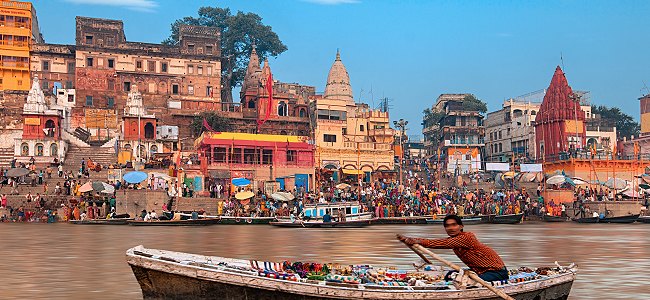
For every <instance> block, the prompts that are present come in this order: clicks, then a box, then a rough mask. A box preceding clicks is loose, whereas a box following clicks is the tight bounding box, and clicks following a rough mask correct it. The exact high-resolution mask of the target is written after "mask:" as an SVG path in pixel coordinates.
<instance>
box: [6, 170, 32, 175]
mask: <svg viewBox="0 0 650 300" xmlns="http://www.w3.org/2000/svg"><path fill="white" fill-rule="evenodd" d="M27 174H29V170H27V169H25V168H13V169H9V170H7V177H20V176H25V175H27Z"/></svg>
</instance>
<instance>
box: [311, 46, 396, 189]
mask: <svg viewBox="0 0 650 300" xmlns="http://www.w3.org/2000/svg"><path fill="white" fill-rule="evenodd" d="M312 111H313V113H312V124H313V126H314V128H315V131H314V140H315V142H316V167H317V169H318V170H319V171H318V172H317V173H318V174H319V176H320V179H321V182H324V181H329V180H333V181H339V180H340V179H348V180H349V181H350V182H353V183H356V182H357V181H358V180H364V181H370V180H372V178H373V177H372V176H374V177H375V178H380V177H383V176H386V177H389V176H390V177H392V176H393V175H392V172H394V170H393V167H394V152H393V150H392V149H391V145H392V143H393V136H394V131H393V129H391V128H390V125H389V118H388V112H387V111H381V110H373V109H371V108H370V107H368V105H366V104H362V103H355V101H354V98H353V96H352V87H351V86H350V77H349V75H348V72H347V70H346V69H345V66H344V65H343V62H342V61H341V56H340V54H339V53H338V52H337V53H336V60H335V61H334V64H333V65H332V68H331V69H330V72H329V75H328V76H327V84H326V86H325V93H324V94H323V96H322V97H316V98H315V100H314V101H313V102H312ZM388 174H391V175H388Z"/></svg>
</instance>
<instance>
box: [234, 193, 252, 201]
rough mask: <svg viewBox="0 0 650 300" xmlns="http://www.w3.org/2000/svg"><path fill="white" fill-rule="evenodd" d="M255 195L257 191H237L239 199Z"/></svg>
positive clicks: (236, 196)
mask: <svg viewBox="0 0 650 300" xmlns="http://www.w3.org/2000/svg"><path fill="white" fill-rule="evenodd" d="M253 196H255V193H253V192H251V191H243V192H239V193H237V194H236V195H235V198H237V199H238V200H244V199H248V198H251V197H253Z"/></svg>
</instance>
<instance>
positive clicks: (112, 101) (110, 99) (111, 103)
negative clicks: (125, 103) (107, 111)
mask: <svg viewBox="0 0 650 300" xmlns="http://www.w3.org/2000/svg"><path fill="white" fill-rule="evenodd" d="M114 105H115V99H114V98H113V97H108V98H106V107H108V108H113V106H114Z"/></svg>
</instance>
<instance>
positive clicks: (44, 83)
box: [43, 79, 50, 91]
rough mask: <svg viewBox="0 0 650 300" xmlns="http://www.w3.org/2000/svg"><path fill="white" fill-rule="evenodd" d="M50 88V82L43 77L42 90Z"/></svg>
mask: <svg viewBox="0 0 650 300" xmlns="http://www.w3.org/2000/svg"><path fill="white" fill-rule="evenodd" d="M49 89H50V83H49V82H47V80H45V79H43V90H44V91H47V90H49Z"/></svg>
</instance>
